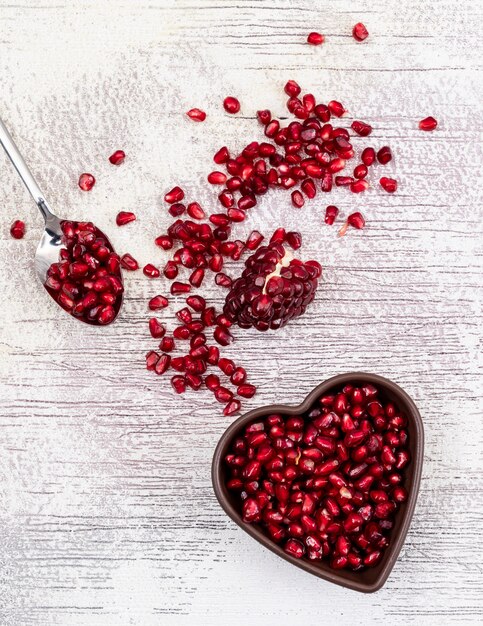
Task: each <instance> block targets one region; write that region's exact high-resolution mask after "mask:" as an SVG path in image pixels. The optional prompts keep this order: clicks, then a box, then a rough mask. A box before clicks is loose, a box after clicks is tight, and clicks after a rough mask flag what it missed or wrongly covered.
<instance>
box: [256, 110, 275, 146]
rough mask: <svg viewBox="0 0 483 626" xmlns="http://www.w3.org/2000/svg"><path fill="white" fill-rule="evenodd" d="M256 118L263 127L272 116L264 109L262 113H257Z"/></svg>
mask: <svg viewBox="0 0 483 626" xmlns="http://www.w3.org/2000/svg"><path fill="white" fill-rule="evenodd" d="M257 118H258V121H259V122H260V123H261V124H263V125H264V126H265V125H267V124H268V123H269V122H270V120H271V119H272V114H271V113H270V111H269V110H268V109H264V110H263V111H257ZM267 156H268V155H267Z"/></svg>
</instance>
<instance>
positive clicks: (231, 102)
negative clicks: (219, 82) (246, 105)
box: [223, 96, 240, 114]
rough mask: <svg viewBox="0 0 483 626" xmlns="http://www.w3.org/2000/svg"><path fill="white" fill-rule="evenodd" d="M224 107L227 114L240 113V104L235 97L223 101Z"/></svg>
mask: <svg viewBox="0 0 483 626" xmlns="http://www.w3.org/2000/svg"><path fill="white" fill-rule="evenodd" d="M223 107H224V109H225V111H226V112H227V113H231V114H234V113H238V111H239V110H240V102H239V101H238V100H237V99H236V98H234V97H233V96H228V97H226V98H225V99H224V100H223Z"/></svg>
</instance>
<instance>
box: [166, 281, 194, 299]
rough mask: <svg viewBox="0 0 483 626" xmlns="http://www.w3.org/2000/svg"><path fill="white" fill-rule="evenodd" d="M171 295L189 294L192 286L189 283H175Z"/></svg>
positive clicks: (172, 285)
mask: <svg viewBox="0 0 483 626" xmlns="http://www.w3.org/2000/svg"><path fill="white" fill-rule="evenodd" d="M170 291H171V295H173V296H175V295H177V294H180V293H188V292H189V291H191V285H188V284H187V283H180V282H178V281H174V283H172V284H171V290H170Z"/></svg>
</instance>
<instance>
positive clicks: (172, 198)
mask: <svg viewBox="0 0 483 626" xmlns="http://www.w3.org/2000/svg"><path fill="white" fill-rule="evenodd" d="M183 198H184V191H183V190H182V189H181V187H173V189H171V191H168V193H167V194H166V195H165V196H164V201H165V202H167V203H168V204H174V203H175V202H181V200H182V199H183Z"/></svg>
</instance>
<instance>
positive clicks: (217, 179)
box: [208, 172, 226, 185]
mask: <svg viewBox="0 0 483 626" xmlns="http://www.w3.org/2000/svg"><path fill="white" fill-rule="evenodd" d="M208 182H209V183H211V184H212V185H224V184H225V182H226V174H223V172H211V174H208Z"/></svg>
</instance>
